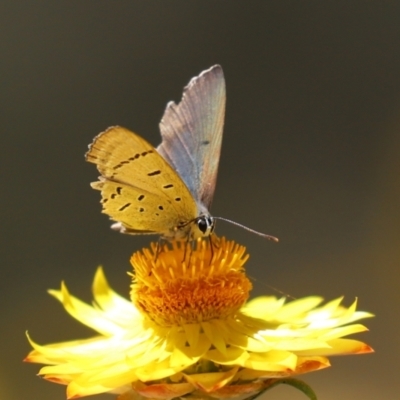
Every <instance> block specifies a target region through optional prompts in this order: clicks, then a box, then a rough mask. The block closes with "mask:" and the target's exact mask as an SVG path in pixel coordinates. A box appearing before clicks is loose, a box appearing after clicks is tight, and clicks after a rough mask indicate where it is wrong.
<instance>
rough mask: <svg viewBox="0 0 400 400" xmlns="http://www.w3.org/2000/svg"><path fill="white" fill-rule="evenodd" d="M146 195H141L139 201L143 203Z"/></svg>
mask: <svg viewBox="0 0 400 400" xmlns="http://www.w3.org/2000/svg"><path fill="white" fill-rule="evenodd" d="M144 197H145V196H144V194H141V195H140V196H139V197H138V198H137V199H138V200H139V201H142V200H143V199H144Z"/></svg>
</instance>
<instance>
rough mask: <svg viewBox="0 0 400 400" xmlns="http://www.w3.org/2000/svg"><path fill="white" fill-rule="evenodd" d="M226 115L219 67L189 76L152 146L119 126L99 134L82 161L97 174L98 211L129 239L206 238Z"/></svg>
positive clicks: (212, 221) (210, 225)
mask: <svg viewBox="0 0 400 400" xmlns="http://www.w3.org/2000/svg"><path fill="white" fill-rule="evenodd" d="M224 112H225V81H224V77H223V73H222V69H221V67H220V66H214V67H212V68H210V69H209V70H207V71H204V72H203V73H202V74H200V75H199V76H198V77H196V78H194V79H192V80H191V81H190V83H189V85H188V86H187V87H186V88H185V90H184V94H183V97H182V100H181V102H180V103H179V104H175V103H173V102H171V103H169V104H168V105H167V108H166V110H165V113H164V116H163V118H162V120H161V123H160V130H161V136H162V139H163V140H162V142H161V144H160V145H159V146H158V148H157V149H155V148H154V147H153V146H152V145H151V144H149V143H148V142H147V141H146V140H145V139H143V138H142V137H140V136H139V135H136V134H135V133H133V132H130V131H129V130H128V129H126V128H122V127H119V126H115V127H111V128H109V129H107V130H106V131H105V132H102V133H101V134H99V135H98V136H97V137H96V138H95V139H94V141H93V143H92V144H91V145H90V146H89V151H88V152H87V153H86V160H87V161H89V162H92V163H94V164H96V166H97V169H98V171H99V172H100V174H101V176H100V178H99V181H97V182H94V183H92V187H93V188H94V189H97V190H100V191H101V195H102V200H101V203H102V206H103V213H105V214H107V215H109V216H110V217H111V219H113V220H114V221H116V222H117V223H116V224H114V225H113V227H114V228H115V229H117V230H119V231H120V232H122V233H128V234H159V235H162V236H163V237H165V238H175V239H184V238H188V239H197V238H198V237H203V236H209V235H210V234H211V233H212V232H213V230H214V226H215V221H214V219H213V217H212V216H211V215H210V213H209V211H208V209H209V207H210V205H211V201H212V197H213V194H214V189H215V182H216V176H217V170H218V162H219V155H220V149H221V141H222V128H223V120H224Z"/></svg>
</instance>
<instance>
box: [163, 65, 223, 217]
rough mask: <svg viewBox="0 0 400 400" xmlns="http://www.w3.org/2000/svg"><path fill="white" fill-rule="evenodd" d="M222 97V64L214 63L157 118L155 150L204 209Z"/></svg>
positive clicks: (210, 190)
mask: <svg viewBox="0 0 400 400" xmlns="http://www.w3.org/2000/svg"><path fill="white" fill-rule="evenodd" d="M225 99H226V93H225V79H224V75H223V72H222V68H221V67H220V66H219V65H215V66H214V67H211V68H210V69H208V70H206V71H204V72H202V73H201V74H200V75H199V76H198V77H196V78H193V79H192V80H191V81H190V82H189V84H188V86H186V88H185V90H184V93H183V96H182V100H181V102H180V103H179V104H175V103H174V102H170V103H169V104H168V105H167V108H166V110H165V112H164V116H163V118H162V120H161V122H160V130H161V136H162V139H163V140H162V143H161V144H160V145H159V146H158V148H157V150H158V152H159V153H160V154H161V155H162V156H163V157H164V158H165V159H166V160H167V161H168V163H169V164H170V165H171V166H173V168H174V169H175V170H176V171H177V172H178V174H179V175H180V176H181V178H182V179H183V181H184V182H185V183H186V185H187V187H188V188H189V190H190V191H191V193H192V195H193V197H194V199H195V200H196V201H197V202H198V203H200V204H202V205H204V206H205V207H206V208H207V209H208V208H209V207H210V205H211V201H212V198H213V195H214V190H215V184H216V179H217V172H218V163H219V157H220V151H221V143H222V130H223V124H224V116H225Z"/></svg>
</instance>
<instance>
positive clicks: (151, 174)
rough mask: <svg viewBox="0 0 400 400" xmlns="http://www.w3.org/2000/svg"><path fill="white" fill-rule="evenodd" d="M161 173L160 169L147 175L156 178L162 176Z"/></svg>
mask: <svg viewBox="0 0 400 400" xmlns="http://www.w3.org/2000/svg"><path fill="white" fill-rule="evenodd" d="M160 174H161V171H160V170H159V169H158V170H157V171H153V172H149V173H148V174H147V175H148V176H155V175H160Z"/></svg>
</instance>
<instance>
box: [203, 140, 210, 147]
mask: <svg viewBox="0 0 400 400" xmlns="http://www.w3.org/2000/svg"><path fill="white" fill-rule="evenodd" d="M201 144H202V145H203V146H207V145H208V144H210V141H209V140H203V141H202V142H201Z"/></svg>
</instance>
